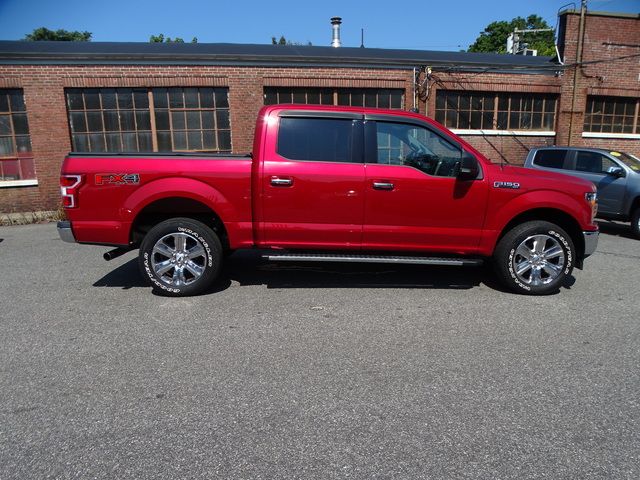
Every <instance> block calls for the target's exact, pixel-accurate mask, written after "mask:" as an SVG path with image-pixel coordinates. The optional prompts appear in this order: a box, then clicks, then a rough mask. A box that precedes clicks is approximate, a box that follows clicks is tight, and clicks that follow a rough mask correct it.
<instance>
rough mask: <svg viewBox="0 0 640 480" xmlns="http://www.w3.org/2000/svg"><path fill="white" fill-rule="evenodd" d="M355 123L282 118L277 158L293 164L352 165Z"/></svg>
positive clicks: (338, 120)
mask: <svg viewBox="0 0 640 480" xmlns="http://www.w3.org/2000/svg"><path fill="white" fill-rule="evenodd" d="M353 131H354V126H353V121H352V120H348V119H344V120H343V119H334V118H287V117H282V118H280V128H279V129H278V147H277V152H278V155H281V156H283V157H285V158H288V159H290V160H310V161H316V162H351V161H353V155H352V150H353Z"/></svg>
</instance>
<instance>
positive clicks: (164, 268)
mask: <svg viewBox="0 0 640 480" xmlns="http://www.w3.org/2000/svg"><path fill="white" fill-rule="evenodd" d="M138 261H139V265H140V270H141V271H142V275H143V276H144V278H145V279H147V280H148V281H149V283H150V284H151V286H152V287H153V289H154V291H155V292H156V293H158V294H160V295H165V296H171V297H183V296H189V295H197V294H199V293H202V292H203V291H205V290H206V289H207V288H209V287H210V286H211V284H212V283H213V281H214V280H215V279H216V277H217V276H218V273H219V272H220V266H221V263H222V246H221V244H220V240H219V239H218V236H217V235H216V234H215V232H214V231H213V230H211V228H209V227H208V226H206V225H205V224H203V223H201V222H198V221H197V220H193V219H190V218H172V219H170V220H165V221H164V222H161V223H159V224H158V225H156V226H155V227H153V228H152V229H151V230H149V233H147V235H146V236H145V237H144V240H143V241H142V245H141V246H140V255H139V257H138Z"/></svg>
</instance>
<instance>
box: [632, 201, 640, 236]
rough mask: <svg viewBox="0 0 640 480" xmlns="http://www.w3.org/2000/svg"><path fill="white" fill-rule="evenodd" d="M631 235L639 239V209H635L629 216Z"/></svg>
mask: <svg viewBox="0 0 640 480" xmlns="http://www.w3.org/2000/svg"><path fill="white" fill-rule="evenodd" d="M631 233H633V235H634V236H635V237H636V238H640V207H636V209H635V210H634V211H633V214H632V215H631Z"/></svg>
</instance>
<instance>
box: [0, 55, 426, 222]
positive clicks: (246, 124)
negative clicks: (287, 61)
mask: <svg viewBox="0 0 640 480" xmlns="http://www.w3.org/2000/svg"><path fill="white" fill-rule="evenodd" d="M412 75H413V74H412V72H411V71H407V70H372V69H326V68H251V67H204V66H201V67H191V66H188V67H181V66H173V67H167V66H33V65H31V66H6V65H0V88H21V89H23V91H24V99H25V103H26V104H27V116H28V120H29V131H30V134H31V143H32V147H33V155H34V159H35V163H36V173H37V177H38V185H37V186H29V187H9V188H2V187H0V213H12V212H25V211H35V210H55V209H56V208H57V207H58V203H59V196H60V195H59V186H58V177H59V174H60V166H61V163H62V159H63V158H64V156H65V155H66V154H67V152H69V151H70V149H71V142H70V133H69V126H68V119H67V112H66V105H65V96H64V89H65V88H69V87H79V88H85V87H162V86H166V87H169V86H173V87H188V86H227V87H229V108H230V116H231V129H232V131H231V140H232V147H233V151H234V152H237V153H245V152H249V151H251V148H252V146H253V129H254V125H255V121H256V117H257V114H258V110H259V109H260V107H262V105H263V96H262V95H263V86H264V85H265V84H266V85H271V86H277V85H296V86H332V87H340V86H353V87H369V88H398V87H400V88H405V87H407V88H409V90H408V94H407V98H406V102H408V104H409V105H410V102H411V78H412Z"/></svg>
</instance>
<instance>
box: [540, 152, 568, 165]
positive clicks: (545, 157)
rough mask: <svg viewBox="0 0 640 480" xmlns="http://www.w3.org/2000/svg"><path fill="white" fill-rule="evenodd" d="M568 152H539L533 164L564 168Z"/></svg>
mask: <svg viewBox="0 0 640 480" xmlns="http://www.w3.org/2000/svg"><path fill="white" fill-rule="evenodd" d="M566 155H567V150H538V152H537V153H536V156H535V158H534V160H533V163H535V164H536V165H538V166H540V167H547V168H564V159H565V157H566Z"/></svg>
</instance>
